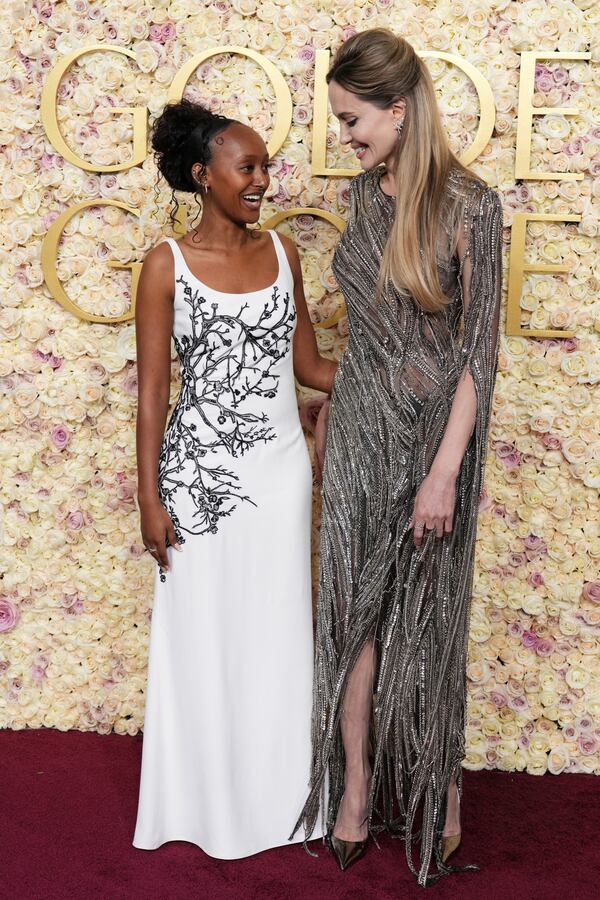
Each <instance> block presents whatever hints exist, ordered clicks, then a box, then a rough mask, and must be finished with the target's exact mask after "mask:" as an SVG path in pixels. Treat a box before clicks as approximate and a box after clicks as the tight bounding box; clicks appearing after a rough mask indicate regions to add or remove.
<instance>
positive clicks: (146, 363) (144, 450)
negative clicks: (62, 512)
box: [135, 244, 179, 570]
mask: <svg viewBox="0 0 600 900" xmlns="http://www.w3.org/2000/svg"><path fill="white" fill-rule="evenodd" d="M135 325H136V343H137V369H138V412H137V429H136V445H137V465H138V502H139V506H140V520H141V521H140V526H141V532H142V540H143V541H144V545H145V546H146V547H147V548H148V550H149V551H150V552H151V554H152V556H153V558H154V559H155V560H156V561H157V562H158V564H159V565H160V567H161V569H165V570H168V568H169V560H168V557H167V540H168V542H169V543H170V544H171V546H174V547H177V549H179V547H178V544H177V537H176V535H175V529H174V528H173V523H172V522H171V519H170V517H169V515H168V513H167V511H166V510H165V508H164V507H163V505H162V503H161V502H160V498H159V494H158V457H159V453H160V446H161V443H162V439H163V435H164V431H165V423H166V419H167V411H168V408H169V392H170V383H171V331H172V328H173V255H172V253H171V250H170V248H169V247H168V246H167V245H166V244H159V245H158V247H155V248H154V250H151V251H150V253H149V254H148V256H147V257H146V259H145V261H144V265H143V266H142V271H141V274H140V280H139V284H138V291H137V302H136V311H135Z"/></svg>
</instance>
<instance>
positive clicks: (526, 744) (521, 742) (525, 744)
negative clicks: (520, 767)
mask: <svg viewBox="0 0 600 900" xmlns="http://www.w3.org/2000/svg"><path fill="white" fill-rule="evenodd" d="M518 743H519V747H522V748H523V750H527V748H528V747H529V745H530V744H531V741H530V740H529V738H528V737H527V735H526V734H522V735H521V737H520V738H519V741H518Z"/></svg>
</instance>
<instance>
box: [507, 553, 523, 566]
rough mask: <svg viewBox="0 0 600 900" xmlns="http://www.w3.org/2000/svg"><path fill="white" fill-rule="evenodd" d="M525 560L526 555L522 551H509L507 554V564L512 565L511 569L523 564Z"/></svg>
mask: <svg viewBox="0 0 600 900" xmlns="http://www.w3.org/2000/svg"><path fill="white" fill-rule="evenodd" d="M526 562H527V557H526V556H525V554H524V553H509V554H508V564H509V566H512V567H513V569H518V567H519V566H524V565H525V563H526Z"/></svg>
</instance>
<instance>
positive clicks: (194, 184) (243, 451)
mask: <svg viewBox="0 0 600 900" xmlns="http://www.w3.org/2000/svg"><path fill="white" fill-rule="evenodd" d="M152 143H153V148H154V150H155V152H156V158H157V162H158V167H159V169H160V171H161V174H162V175H163V176H164V177H165V178H166V180H167V182H168V183H169V185H170V186H171V188H172V189H174V190H183V191H191V192H193V193H197V192H199V193H200V194H201V197H202V215H201V218H200V221H199V223H198V225H197V227H195V228H193V230H191V231H190V232H188V233H187V234H186V235H185V236H184V237H183V238H182V239H181V240H180V241H174V240H168V241H164V242H162V243H160V244H158V245H157V246H156V247H155V248H154V249H153V250H152V251H151V252H150V253H149V254H148V256H147V258H146V260H145V262H144V266H143V268H142V273H141V277H140V282H139V289H138V299H137V310H136V329H137V341H138V373H139V410H138V425H137V446H138V472H139V490H138V498H139V505H140V514H141V530H142V537H143V540H144V544H145V546H146V547H147V549H148V551H149V552H150V553H151V554H152V556H153V557H154V559H155V560H156V562H157V564H158V567H159V568H158V570H157V577H156V588H155V596H154V606H153V613H152V627H151V638H150V653H149V669H148V688H147V696H146V713H145V724H144V745H143V757H142V772H141V784H140V798H139V807H138V817H137V825H136V830H135V836H134V841H133V843H134V846H135V847H138V848H141V849H146V850H151V849H155V848H156V847H159V846H160V845H161V844H163V843H165V842H166V841H174V840H183V841H190V842H191V843H194V844H197V845H198V846H199V847H201V848H202V849H203V850H204V851H205V852H206V853H208V854H210V855H211V856H214V857H218V858H222V859H235V858H241V857H244V856H249V855H251V854H254V853H258V852H260V851H261V850H265V849H267V848H269V847H276V846H279V845H282V844H285V843H287V841H288V836H289V833H290V830H291V827H292V825H293V823H294V821H295V819H296V818H297V816H298V814H299V812H300V810H301V808H302V804H303V802H304V798H305V794H306V789H307V784H308V779H309V773H310V761H311V734H310V732H311V692H312V650H313V648H312V609H311V583H310V581H311V579H310V520H311V468H310V462H309V458H308V453H307V449H306V444H305V441H304V436H303V434H302V430H301V427H300V422H299V417H298V410H297V403H296V394H295V385H294V373H295V375H296V377H297V378H298V380H299V381H300V382H301V383H303V384H305V385H307V386H310V387H313V388H316V389H318V390H321V391H325V392H329V391H330V389H331V385H332V381H333V376H334V373H335V363H333V362H331V361H329V360H326V359H323V358H322V357H320V356H319V354H318V352H317V347H316V342H315V338H314V333H313V329H312V325H311V322H310V319H309V316H308V312H307V308H306V302H305V299H304V293H303V288H302V275H301V271H300V264H299V260H298V254H297V251H296V249H295V247H294V245H293V243H292V242H291V241H290V240H288V239H287V238H280V237H278V235H277V234H275V232H269V231H267V232H262V231H257V230H255V229H251V228H249V227H248V226H249V225H253V224H255V223H256V222H257V220H258V217H259V213H260V206H261V200H262V197H263V195H264V192H265V190H266V189H267V187H268V184H269V174H268V153H267V149H266V147H265V144H264V142H263V141H262V139H261V138H260V137H259V136H258V135H257V134H256V132H254V131H253V130H252V129H251V128H248V127H247V126H245V125H242V124H241V123H239V122H235V121H232V120H230V119H226V118H223V117H221V116H215V115H213V114H212V113H210V112H208V111H207V110H205V109H204V108H202V107H201V106H198V105H196V104H192V103H189V102H187V101H181V102H180V103H177V104H173V105H170V106H168V107H166V109H165V110H164V112H163V113H162V115H161V116H160V117H159V119H158V121H157V123H156V125H155V129H154V133H153V140H152ZM171 336H173V339H174V341H175V346H176V349H177V352H178V355H179V360H180V364H181V376H182V386H181V393H180V396H179V400H178V402H177V405H176V407H175V409H174V411H173V413H172V415H171V419H170V421H169V424H168V426H167V429H166V432H165V422H166V415H167V410H168V403H169V385H170V358H171V352H170V342H171ZM313 836H317V837H318V836H319V835H318V834H317V835H313ZM303 838H304V835H303V834H298V835H297V837H296V840H302V839H303Z"/></svg>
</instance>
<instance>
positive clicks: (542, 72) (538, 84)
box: [535, 63, 556, 94]
mask: <svg viewBox="0 0 600 900" xmlns="http://www.w3.org/2000/svg"><path fill="white" fill-rule="evenodd" d="M555 86H556V83H555V81H554V78H553V77H552V72H551V71H550V69H549V68H548V66H544V65H541V64H540V63H538V64H537V65H536V67H535V89H536V90H537V91H541V93H543V94H545V93H547V92H548V91H551V90H552V88H553V87H555Z"/></svg>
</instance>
